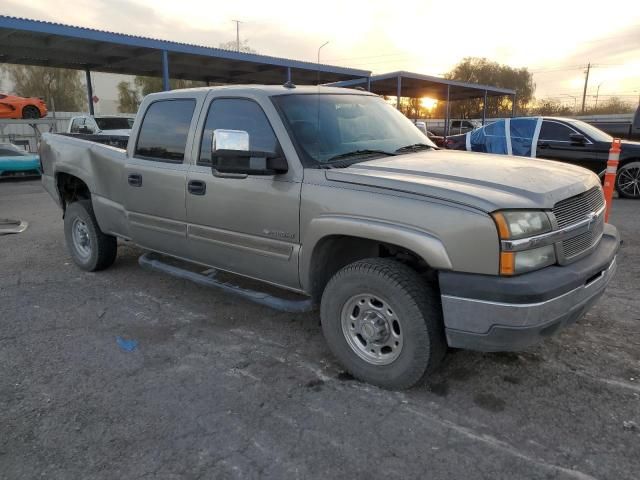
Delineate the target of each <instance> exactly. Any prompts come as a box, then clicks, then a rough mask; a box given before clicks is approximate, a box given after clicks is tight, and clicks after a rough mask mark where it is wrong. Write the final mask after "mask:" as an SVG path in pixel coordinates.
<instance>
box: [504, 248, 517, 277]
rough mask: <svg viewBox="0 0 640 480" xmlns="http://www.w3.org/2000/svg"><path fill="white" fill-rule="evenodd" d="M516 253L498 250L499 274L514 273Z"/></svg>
mask: <svg viewBox="0 0 640 480" xmlns="http://www.w3.org/2000/svg"><path fill="white" fill-rule="evenodd" d="M515 260H516V255H515V253H513V252H500V275H513V274H514V273H516V265H515V264H516V262H515Z"/></svg>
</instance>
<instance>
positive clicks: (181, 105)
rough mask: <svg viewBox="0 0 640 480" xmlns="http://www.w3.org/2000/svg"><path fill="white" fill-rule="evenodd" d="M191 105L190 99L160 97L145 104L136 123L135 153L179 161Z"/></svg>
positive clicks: (184, 146)
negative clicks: (142, 114)
mask: <svg viewBox="0 0 640 480" xmlns="http://www.w3.org/2000/svg"><path fill="white" fill-rule="evenodd" d="M195 107H196V101H195V100H193V99H184V100H160V101H157V102H154V103H152V104H151V105H149V108H148V109H147V112H146V113H145V115H144V119H143V120H142V126H141V127H140V133H139V135H138V143H137V144H136V150H135V156H136V157H142V158H146V159H148V160H157V161H159V162H173V163H182V162H183V161H184V151H185V148H186V145H187V136H188V134H189V126H190V125H191V118H192V117H193V111H194V109H195Z"/></svg>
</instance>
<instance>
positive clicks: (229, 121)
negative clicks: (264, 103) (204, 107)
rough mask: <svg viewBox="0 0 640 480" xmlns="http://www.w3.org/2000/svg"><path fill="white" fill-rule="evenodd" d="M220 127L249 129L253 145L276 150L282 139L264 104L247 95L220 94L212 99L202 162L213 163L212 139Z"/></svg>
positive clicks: (200, 163)
mask: <svg viewBox="0 0 640 480" xmlns="http://www.w3.org/2000/svg"><path fill="white" fill-rule="evenodd" d="M217 129H226V130H244V131H245V132H248V133H249V149H250V150H258V151H266V152H275V151H277V146H278V140H277V138H276V135H275V133H273V129H272V128H271V124H270V123H269V120H268V119H267V116H266V115H265V113H264V111H263V110H262V107H260V105H258V104H257V103H256V102H254V101H252V100H246V99H243V98H220V99H218V100H214V101H213V102H211V106H210V107H209V112H208V113H207V120H206V122H205V125H204V132H203V133H202V142H201V143H200V157H199V158H198V165H207V166H209V165H211V141H212V139H213V131H214V130H217Z"/></svg>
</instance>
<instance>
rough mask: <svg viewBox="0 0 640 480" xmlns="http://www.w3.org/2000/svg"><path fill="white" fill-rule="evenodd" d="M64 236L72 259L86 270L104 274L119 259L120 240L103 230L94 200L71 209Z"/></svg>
mask: <svg viewBox="0 0 640 480" xmlns="http://www.w3.org/2000/svg"><path fill="white" fill-rule="evenodd" d="M64 235H65V240H66V242H67V248H68V249H69V253H70V254H71V258H72V259H73V261H74V262H75V264H76V265H78V266H79V267H80V268H81V269H83V270H86V271H88V272H94V271H97V270H104V269H105V268H107V267H110V266H111V265H112V264H113V262H114V261H115V259H116V254H117V249H118V242H117V240H116V237H113V236H111V235H107V234H105V233H103V232H102V230H100V227H99V226H98V222H97V221H96V218H95V216H94V214H93V208H92V206H91V200H80V201H78V202H74V203H72V204H70V205H69V206H68V207H67V211H66V212H65V216H64Z"/></svg>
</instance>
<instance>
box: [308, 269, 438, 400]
mask: <svg viewBox="0 0 640 480" xmlns="http://www.w3.org/2000/svg"><path fill="white" fill-rule="evenodd" d="M321 318H322V330H323V332H324V336H325V338H326V340H327V343H328V344H329V348H330V349H331V351H332V352H333V354H334V355H335V356H336V357H337V358H338V360H339V361H340V362H341V363H342V365H343V366H344V367H345V368H346V369H347V370H348V371H349V372H350V373H351V374H352V375H353V376H355V377H356V378H359V379H361V380H363V381H366V382H369V383H372V384H374V385H378V386H380V387H383V388H390V389H402V388H409V387H411V386H412V385H414V384H416V383H417V382H419V381H420V380H421V379H422V378H423V377H424V376H425V374H427V373H428V372H430V371H432V370H433V369H435V368H436V367H437V366H438V364H439V363H440V361H441V360H442V358H443V357H444V354H445V352H446V341H445V338H444V333H443V321H442V311H441V307H440V301H439V297H438V293H437V289H435V288H434V287H433V286H431V285H429V284H428V283H426V282H425V281H424V280H423V279H422V277H420V276H419V275H418V274H417V273H416V272H415V271H413V270H412V269H411V268H409V267H407V266H406V265H403V264H401V263H399V262H397V261H394V260H390V259H382V258H372V259H366V260H360V261H358V262H355V263H352V264H351V265H348V266H346V267H345V268H343V269H342V270H340V271H339V272H338V273H337V274H336V275H335V276H334V277H333V278H332V279H331V280H330V281H329V284H328V285H327V287H326V288H325V291H324V293H323V295H322V302H321Z"/></svg>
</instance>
